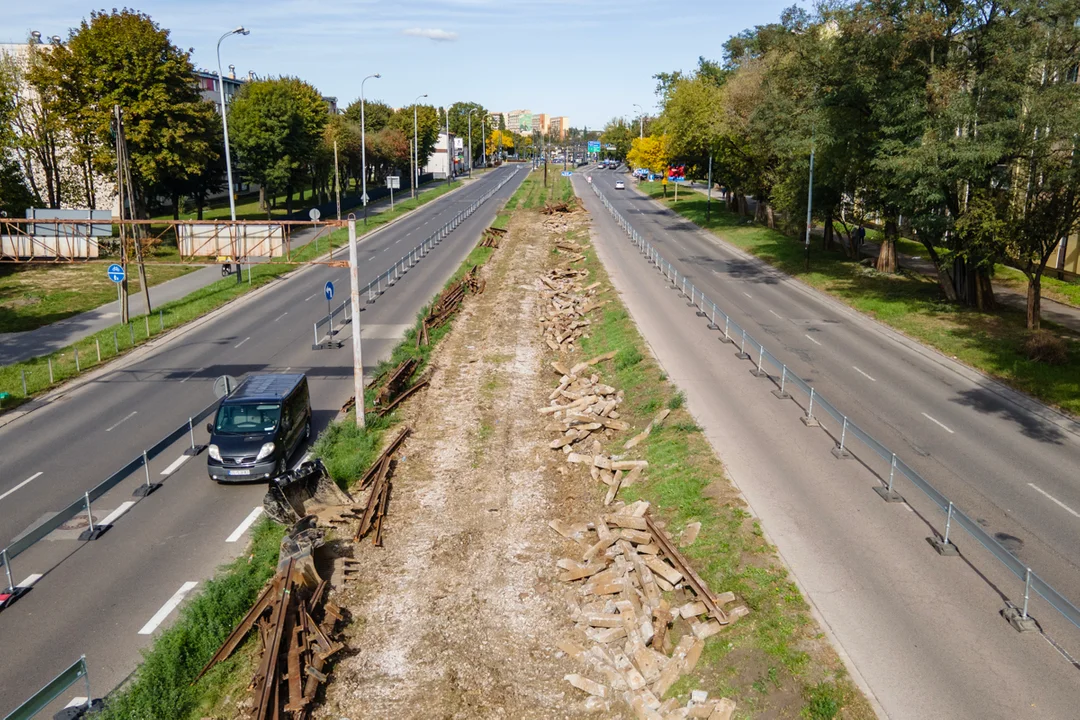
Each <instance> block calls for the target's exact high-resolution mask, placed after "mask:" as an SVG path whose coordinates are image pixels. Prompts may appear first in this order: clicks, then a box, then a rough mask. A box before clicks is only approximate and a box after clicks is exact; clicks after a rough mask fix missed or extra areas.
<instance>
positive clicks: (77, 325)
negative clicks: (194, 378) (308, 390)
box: [0, 178, 463, 365]
mask: <svg viewBox="0 0 1080 720" xmlns="http://www.w3.org/2000/svg"><path fill="white" fill-rule="evenodd" d="M459 179H463V178H459ZM441 182H442V181H439V182H433V183H428V185H427V186H426V187H425V186H421V187H420V194H421V195H422V194H424V192H426V191H428V190H432V189H435V188H437V187H439V186H440V184H441ZM397 199H398V200H404V199H406V198H397ZM389 209H390V201H389V199H386V200H379V201H376V202H373V203H371V204H370V205H368V213H369V214H373V215H377V214H379V213H381V212H384V211H386V210H389ZM313 237H314V233H313V232H312V231H311V230H306V231H303V232H301V233H297V234H296V235H294V236H293V237H292V239H291V242H290V246H291V248H292V249H293V250H296V249H297V248H300V247H303V246H304V245H306V244H307V243H309V242H311V239H312V238H313ZM103 271H104V270H103ZM220 279H221V266H220V265H212V266H210V267H205V268H202V269H201V270H196V271H195V272H192V273H188V274H187V275H182V276H180V277H178V278H176V279H174V280H169V281H168V282H164V283H161V284H160V285H154V286H152V287H151V288H150V303H151V305H153V306H154V307H159V306H161V305H163V304H164V303H167V302H171V301H173V300H178V299H180V298H182V297H184V296H185V295H189V294H190V293H193V292H195V291H196V290H200V289H202V288H204V287H206V286H207V285H210V284H211V283H214V282H216V281H218V280H220ZM128 308H129V309H130V312H131V316H132V317H137V316H139V315H142V314H145V312H146V304H145V303H144V301H143V294H142V292H139V293H137V294H136V293H132V294H131V296H130V297H129V298H128ZM119 321H120V303H119V302H110V303H107V304H105V305H102V306H100V307H97V308H94V309H93V310H87V311H86V312H84V313H80V314H78V315H75V316H73V317H69V318H67V319H66V320H60V321H59V322H55V323H52V324H50V325H44V326H42V327H39V328H36V329H34V330H27V331H25V332H19V333H0V365H10V364H12V363H17V362H21V361H23V360H28V359H30V358H33V357H38V356H40V355H48V354H49V353H53V352H56V351H57V350H59V349H61V348H63V347H67V346H68V345H71V344H72V343H75V342H78V341H79V340H82V339H83V338H84V337H86V336H88V335H93V334H94V333H96V332H98V331H100V330H104V329H105V328H107V327H110V326H112V325H116V324H117V323H118V322H119Z"/></svg>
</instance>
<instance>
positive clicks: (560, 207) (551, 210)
mask: <svg viewBox="0 0 1080 720" xmlns="http://www.w3.org/2000/svg"><path fill="white" fill-rule="evenodd" d="M573 210H574V208H571V207H570V205H569V204H568V203H564V202H558V203H545V204H544V207H542V208H540V212H542V213H544V214H545V215H554V214H555V213H557V212H558V213H566V212H573Z"/></svg>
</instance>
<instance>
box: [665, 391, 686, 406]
mask: <svg viewBox="0 0 1080 720" xmlns="http://www.w3.org/2000/svg"><path fill="white" fill-rule="evenodd" d="M685 404H686V394H685V393H684V392H683V391H682V390H680V391H679V392H677V393H675V394H674V395H672V396H671V399H670V400H668V402H667V406H668V409H669V410H678V409H679V408H681V407H682V406H683V405H685Z"/></svg>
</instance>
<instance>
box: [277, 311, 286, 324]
mask: <svg viewBox="0 0 1080 720" xmlns="http://www.w3.org/2000/svg"><path fill="white" fill-rule="evenodd" d="M288 314H289V311H288V310H286V311H285V312H283V313H281V314H280V315H278V316H277V317H276V318H274V322H277V321H278V320H280V319H281V318H283V317H285V316H286V315H288Z"/></svg>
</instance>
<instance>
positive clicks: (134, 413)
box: [105, 410, 139, 432]
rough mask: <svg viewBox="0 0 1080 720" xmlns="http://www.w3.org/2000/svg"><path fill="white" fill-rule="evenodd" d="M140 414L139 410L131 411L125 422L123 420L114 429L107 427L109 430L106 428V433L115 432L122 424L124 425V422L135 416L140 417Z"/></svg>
mask: <svg viewBox="0 0 1080 720" xmlns="http://www.w3.org/2000/svg"><path fill="white" fill-rule="evenodd" d="M138 414H139V411H138V410H132V411H131V412H130V413H128V414H127V415H126V416H125V417H124V418H123V420H121V421H120V422H118V423H116V424H115V425H113V426H112V427H107V428H105V432H112V431H113V430H115V429H116V428H118V427H120V424H121V423H123V422H124V420H130V419H131V418H133V417H135V416H136V415H138Z"/></svg>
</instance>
